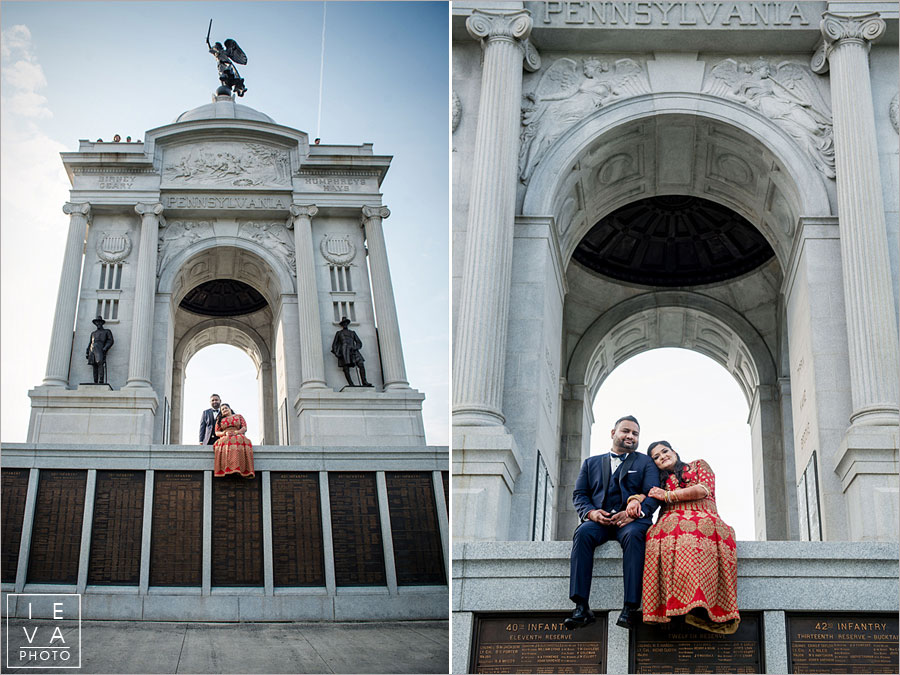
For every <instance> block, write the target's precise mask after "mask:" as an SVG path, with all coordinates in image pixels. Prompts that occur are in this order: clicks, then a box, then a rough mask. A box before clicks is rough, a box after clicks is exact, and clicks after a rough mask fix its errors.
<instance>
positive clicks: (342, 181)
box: [300, 170, 378, 192]
mask: <svg viewBox="0 0 900 675" xmlns="http://www.w3.org/2000/svg"><path fill="white" fill-rule="evenodd" d="M377 177H378V173H377V172H375V171H354V172H352V173H351V172H344V171H329V172H320V171H316V172H314V173H313V172H311V171H302V170H301V171H300V178H301V180H302V181H303V185H304V187H305V188H306V189H307V190H322V191H323V192H360V191H362V190H365V189H366V186H367V185H369V181H370V180H372V179H374V178H377Z"/></svg>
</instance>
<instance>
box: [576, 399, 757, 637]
mask: <svg viewBox="0 0 900 675" xmlns="http://www.w3.org/2000/svg"><path fill="white" fill-rule="evenodd" d="M610 435H611V437H612V448H611V449H610V451H609V452H608V453H605V454H602V455H596V456H594V457H589V458H588V459H587V460H585V462H584V464H583V465H582V466H581V472H580V473H579V474H578V479H577V480H576V481H575V490H574V493H573V495H572V501H573V503H574V504H575V510H576V511H577V512H578V516H579V518H580V519H581V524H580V525H579V526H578V528H577V529H576V530H575V535H574V539H573V542H572V558H571V568H570V577H569V597H570V599H571V600H572V602H574V603H575V611H574V612H573V613H572V616H570V617H569V618H567V619H566V620H565V626H566V628H568V629H570V630H571V629H575V628H580V627H582V626H586V625H588V624H589V623H593V621H594V614H593V612H591V610H590V606H589V599H590V594H591V577H592V574H593V563H594V549H595V548H596V547H597V546H599V545H601V544H603V543H605V542H607V541H609V540H610V539H616V540H618V542H619V544H620V545H621V546H622V551H623V555H622V567H623V576H624V581H625V603H624V605H625V606H624V608H623V609H622V613H621V614H620V615H619V618H618V619H617V621H616V625H618V626H621V627H622V628H629V629H630V628H632V627H633V626H634V621H635V620H636V613H637V609H638V607H640V606H641V604H643V620H644V622H645V623H668V622H669V621H670V617H672V616H680V615H684V617H685V621H686V622H688V623H690V624H692V625H695V626H698V627H700V628H703V629H705V630H708V631H710V632H713V633H726V634H730V633H734V632H735V631H736V630H737V628H738V624H739V623H740V615H739V613H738V608H737V592H736V586H737V557H736V553H735V538H734V530H733V529H732V528H730V527H729V526H728V525H726V524H725V523H724V521H722V519H721V518H719V516H718V512H717V511H716V502H715V489H716V488H715V476H714V475H713V472H712V469H711V468H710V467H709V465H708V464H707V463H706V462H705V461H704V460H702V459H698V460H695V461H693V462H690V463H689V464H685V463H684V462H682V461H681V459H680V458H679V456H678V453H676V452H675V450H673V449H672V446H671V445H670V444H669V443H668V442H667V441H656V442H654V443H651V444H650V448H649V450H648V451H647V454H646V455H644V454H640V453H637V452H635V451H636V450H637V447H638V437H639V436H640V425H639V424H638V421H637V420H636V419H635V418H634V417H632V416H630V415H629V416H627V417H622V418H620V419H618V420H617V421H616V424H615V427H614V428H613V430H612V432H611V434H610ZM660 505H662V511H661V513H660V516H659V519H658V520H657V521H656V524H654V525H652V526H651V516H652V515H653V512H654V511H656V509H657V507H659V506H660ZM642 586H643V592H642Z"/></svg>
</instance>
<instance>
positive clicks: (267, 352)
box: [172, 317, 276, 444]
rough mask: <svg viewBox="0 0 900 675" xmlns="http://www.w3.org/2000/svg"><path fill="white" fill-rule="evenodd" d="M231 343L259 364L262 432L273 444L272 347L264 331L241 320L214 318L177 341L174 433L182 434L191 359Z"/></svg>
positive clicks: (173, 384) (175, 351)
mask: <svg viewBox="0 0 900 675" xmlns="http://www.w3.org/2000/svg"><path fill="white" fill-rule="evenodd" d="M215 344H227V345H232V346H234V347H237V348H238V349H240V350H241V351H243V352H244V353H245V354H247V356H249V357H250V360H251V361H253V364H254V365H255V366H256V381H257V385H258V388H259V419H260V420H261V421H262V424H263V428H262V429H261V430H260V431H261V432H262V433H261V434H259V435H260V436H262V438H263V439H265V440H266V442H267V443H269V444H271V443H272V442H273V440H272V439H274V438H275V419H276V418H275V406H274V397H273V392H274V382H273V379H272V378H273V369H272V356H271V354H272V350H271V348H270V346H269V344H268V343H267V341H266V340H265V338H264V337H263V336H262V335H260V333H259V332H258V331H257V330H255V329H254V328H253V327H252V326H250V325H248V324H247V323H246V322H244V321H241V320H240V319H233V318H226V317H223V318H211V319H208V320H206V321H203V322H201V323H199V324H197V325H195V326H193V327H191V328H190V329H189V330H188V331H187V332H186V333H185V334H184V336H182V338H181V339H180V340H179V341H178V342H177V344H176V345H175V349H174V354H173V374H172V408H173V410H175V411H176V414H174V415H173V418H172V436H173V438H180V437H181V428H182V422H183V420H181V419H180V417H181V410H182V404H183V394H184V379H185V376H184V373H185V368H186V367H187V364H188V363H189V362H190V360H191V358H193V356H194V355H195V354H196V353H197V352H199V351H200V350H201V349H203V348H204V347H209V346H211V345H215Z"/></svg>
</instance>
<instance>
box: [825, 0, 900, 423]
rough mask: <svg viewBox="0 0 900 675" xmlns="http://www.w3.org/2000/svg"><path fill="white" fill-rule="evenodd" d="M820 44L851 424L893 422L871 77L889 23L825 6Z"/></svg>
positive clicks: (894, 367) (894, 352)
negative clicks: (876, 47) (876, 44)
mask: <svg viewBox="0 0 900 675" xmlns="http://www.w3.org/2000/svg"><path fill="white" fill-rule="evenodd" d="M823 17H824V18H823V19H822V24H821V29H822V35H823V36H824V38H825V41H824V43H823V45H822V46H821V47H820V48H819V49H818V50H817V51H816V54H815V55H814V56H813V60H812V67H813V70H814V71H816V72H817V73H824V72H825V71H827V70H828V68H829V66H830V67H831V103H832V110H833V113H834V146H835V147H834V150H835V152H834V154H835V164H836V170H837V198H838V217H839V219H840V237H841V259H842V269H843V276H844V303H845V305H846V313H847V338H848V345H849V351H850V385H851V394H852V401H853V414H852V415H851V417H850V421H851V424H853V425H864V426H868V425H886V424H887V425H896V424H897V415H898V399H900V386H898V381H897V372H898V370H900V365H898V364H900V360H898V346H897V323H896V321H897V316H896V313H895V311H894V297H893V292H892V290H891V275H890V263H889V261H888V242H887V234H886V231H885V230H886V228H885V218H884V204H883V203H882V193H881V170H880V168H879V164H878V141H877V139H876V135H875V113H874V110H873V106H872V88H871V83H870V78H869V61H868V54H869V48H870V45H871V41H872V40H874V39H876V38H877V37H879V36H880V35H881V34H882V33H883V32H884V29H885V23H884V21H883V20H882V19H881V18H879V15H878V14H877V13H872V14H865V15H861V16H840V15H837V14H832V13H831V12H825V14H824V15H823Z"/></svg>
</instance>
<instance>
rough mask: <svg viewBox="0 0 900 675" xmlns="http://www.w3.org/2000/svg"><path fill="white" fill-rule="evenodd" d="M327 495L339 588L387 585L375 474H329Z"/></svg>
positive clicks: (335, 570) (336, 578)
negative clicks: (329, 504) (329, 502)
mask: <svg viewBox="0 0 900 675" xmlns="http://www.w3.org/2000/svg"><path fill="white" fill-rule="evenodd" d="M328 493H329V497H330V501H331V532H332V537H333V540H334V576H335V581H336V582H337V585H338V586H384V585H386V584H387V576H386V573H385V571H384V548H383V545H382V541H381V517H380V515H379V513H378V490H377V488H376V484H375V474H374V473H371V472H366V473H362V472H353V473H350V472H340V473H336V472H329V474H328Z"/></svg>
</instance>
